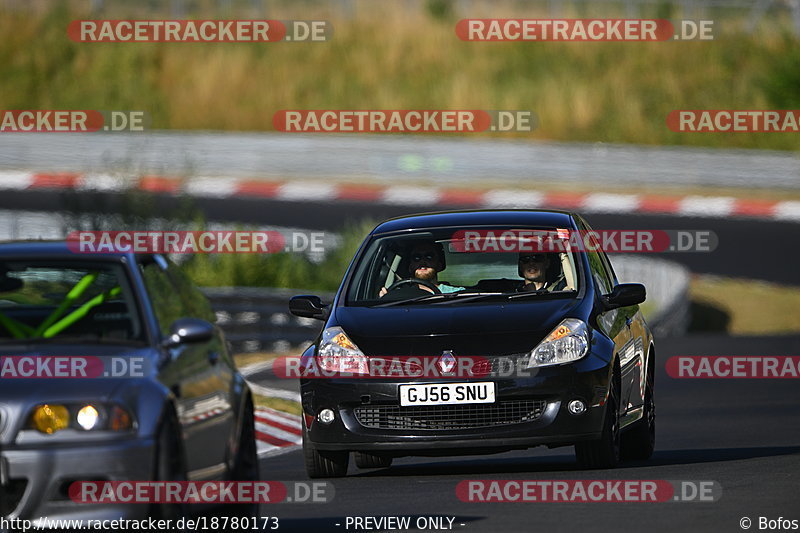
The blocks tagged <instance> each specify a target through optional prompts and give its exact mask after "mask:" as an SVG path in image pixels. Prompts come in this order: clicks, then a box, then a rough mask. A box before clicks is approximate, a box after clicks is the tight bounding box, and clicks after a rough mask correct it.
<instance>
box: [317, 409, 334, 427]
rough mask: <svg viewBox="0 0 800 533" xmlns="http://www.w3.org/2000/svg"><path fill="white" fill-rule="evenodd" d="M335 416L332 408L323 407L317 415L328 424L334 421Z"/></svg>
mask: <svg viewBox="0 0 800 533" xmlns="http://www.w3.org/2000/svg"><path fill="white" fill-rule="evenodd" d="M334 417H335V415H334V414H333V411H331V410H330V409H323V410H322V411H320V412H319V414H318V415H317V420H319V421H320V422H322V423H323V424H325V425H327V424H330V423H331V422H333V419H334Z"/></svg>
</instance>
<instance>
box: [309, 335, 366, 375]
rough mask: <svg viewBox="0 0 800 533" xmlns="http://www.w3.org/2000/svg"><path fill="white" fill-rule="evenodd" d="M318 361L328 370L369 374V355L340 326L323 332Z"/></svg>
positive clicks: (321, 367)
mask: <svg viewBox="0 0 800 533" xmlns="http://www.w3.org/2000/svg"><path fill="white" fill-rule="evenodd" d="M317 363H318V364H319V367H320V369H321V370H323V371H326V372H341V373H348V374H368V373H369V370H368V364H367V357H366V356H365V355H364V354H363V352H362V351H361V350H359V349H358V346H356V345H355V343H354V342H353V341H351V340H350V339H349V338H348V336H347V335H346V334H345V332H344V330H342V328H340V327H334V328H328V329H326V330H325V331H323V332H322V342H321V343H320V345H319V352H318V353H317Z"/></svg>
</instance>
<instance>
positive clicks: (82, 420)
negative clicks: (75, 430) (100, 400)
mask: <svg viewBox="0 0 800 533" xmlns="http://www.w3.org/2000/svg"><path fill="white" fill-rule="evenodd" d="M77 419H78V425H79V426H80V427H82V428H83V429H85V430H86V431H89V430H90V429H94V427H95V426H96V425H97V423H98V422H99V421H100V413H98V412H97V409H95V408H94V407H93V406H91V405H87V406H86V407H83V408H82V409H81V410H80V411H78V416H77Z"/></svg>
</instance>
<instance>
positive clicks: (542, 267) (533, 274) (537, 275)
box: [517, 252, 567, 292]
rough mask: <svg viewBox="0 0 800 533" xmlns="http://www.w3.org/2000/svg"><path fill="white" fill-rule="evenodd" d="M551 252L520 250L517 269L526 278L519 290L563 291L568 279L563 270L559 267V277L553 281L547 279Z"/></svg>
mask: <svg viewBox="0 0 800 533" xmlns="http://www.w3.org/2000/svg"><path fill="white" fill-rule="evenodd" d="M551 255H552V254H549V253H527V252H520V254H519V261H518V266H517V271H518V272H519V275H520V276H521V277H523V278H524V281H523V283H522V284H520V286H519V287H517V292H529V291H542V292H544V291H547V292H554V291H563V290H564V289H565V288H566V286H567V280H566V279H565V278H564V274H563V272H561V271H560V270H561V269H559V275H558V277H557V278H556V279H555V280H553V281H548V280H547V270H548V268H550V262H551V259H550V256H551Z"/></svg>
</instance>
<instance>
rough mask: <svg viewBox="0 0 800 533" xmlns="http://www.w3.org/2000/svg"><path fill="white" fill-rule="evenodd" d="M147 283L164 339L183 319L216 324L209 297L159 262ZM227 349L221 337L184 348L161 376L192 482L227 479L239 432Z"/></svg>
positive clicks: (146, 270) (147, 270)
mask: <svg viewBox="0 0 800 533" xmlns="http://www.w3.org/2000/svg"><path fill="white" fill-rule="evenodd" d="M142 269H143V272H142V274H143V278H144V280H145V285H146V287H147V291H148V294H149V296H150V299H151V302H152V304H153V308H154V310H155V312H156V315H157V320H158V323H159V327H160V329H161V333H162V335H168V334H169V329H170V326H171V325H172V323H173V322H174V321H175V320H177V319H178V318H183V317H192V318H202V319H204V320H209V321H213V320H214V317H213V314H212V313H211V311H210V307H209V306H208V305H207V304H208V302H207V301H205V304H206V305H205V306H203V305H202V301H203V300H204V297H203V296H202V294H199V292H198V294H199V297H200V298H203V300H199V299H198V294H194V293H192V291H193V290H196V289H194V287H192V285H191V283H190V282H189V281H188V280H187V279H185V278H184V277H182V274H181V273H179V272H176V270H177V267H175V266H174V265H172V264H171V263H169V262H168V261H167V260H166V259H164V258H163V257H160V256H154V257H153V261H152V262H150V263H148V264H145V265H143V267H142ZM224 350H225V346H224V345H223V342H222V339H221V337H220V336H219V335H215V336H214V337H212V339H211V340H210V341H208V342H199V343H192V344H185V345H181V346H178V347H175V348H172V349H170V350H169V352H170V353H169V356H170V363H169V364H168V365H167V366H166V367H165V368H164V369H163V371H162V372H161V374H160V378H161V379H162V381H163V382H164V383H165V384H166V385H167V386H168V387H170V389H171V390H172V392H173V394H174V395H175V398H176V409H177V411H178V413H177V414H178V419H179V421H180V423H181V428H182V433H183V438H184V446H185V454H186V468H187V475H188V477H189V479H221V478H222V477H223V476H224V474H225V461H226V450H227V443H228V438H229V436H230V435H231V432H232V430H233V426H234V415H233V410H232V406H231V397H230V391H231V387H232V383H233V374H232V371H231V369H230V367H229V366H228V365H225V364H223V363H222V362H221V361H220V358H221V357H223V356H224V355H226V354H224Z"/></svg>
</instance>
